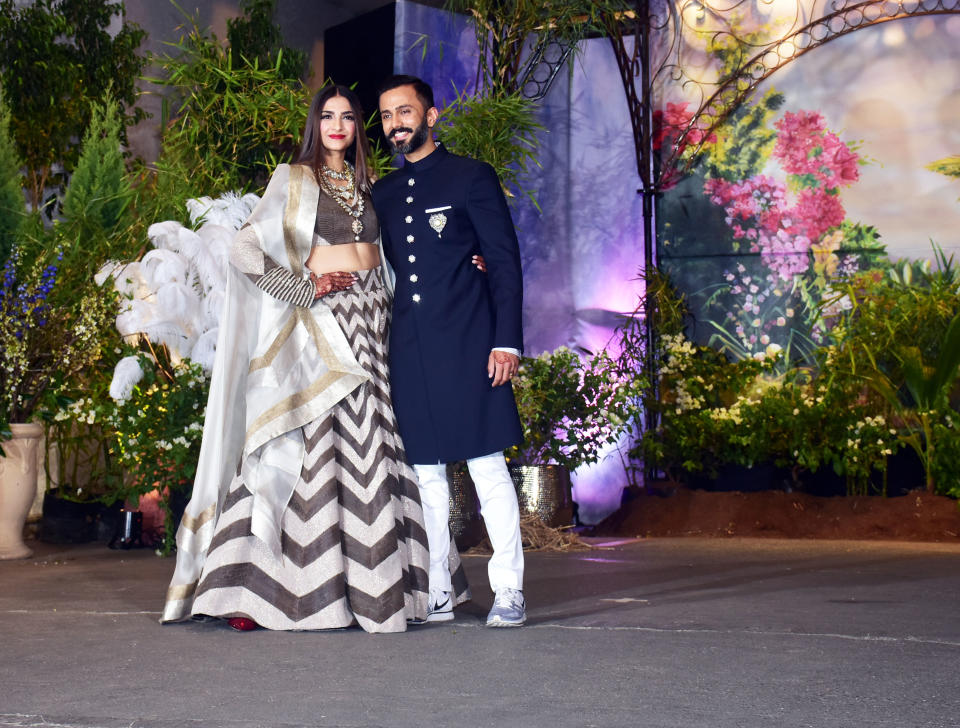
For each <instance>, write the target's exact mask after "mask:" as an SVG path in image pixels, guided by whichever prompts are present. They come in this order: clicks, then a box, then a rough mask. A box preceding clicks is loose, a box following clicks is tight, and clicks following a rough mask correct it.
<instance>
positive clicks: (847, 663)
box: [0, 539, 960, 728]
mask: <svg viewBox="0 0 960 728" xmlns="http://www.w3.org/2000/svg"><path fill="white" fill-rule="evenodd" d="M36 546H37V554H36V555H35V557H34V558H32V559H29V560H25V561H19V562H0V726H4V727H6V726H69V727H71V728H73V727H82V728H94V727H96V728H119V727H120V726H125V727H126V726H131V727H132V726H150V727H157V728H168V727H173V726H202V727H204V728H220V727H223V728H228V727H229V728H251V727H253V726H276V727H289V726H353V727H360V726H363V727H368V726H387V727H394V726H417V727H418V728H419V727H422V726H438V727H442V726H455V727H457V728H461V727H462V728H469V727H470V726H503V727H505V728H509V727H512V726H531V727H539V726H543V727H544V728H559V727H560V726H577V727H582V726H604V727H606V726H631V727H633V726H643V727H644V728H647V727H649V728H658V727H661V726H662V727H668V726H669V727H670V728H699V727H701V726H702V727H703V728H723V727H726V726H731V727H734V726H735V727H738V728H740V727H750V728H752V727H754V726H756V727H758V728H759V727H764V728H766V727H768V726H771V727H772V726H777V727H780V726H785V727H792V726H798V727H799V726H810V727H811V728H830V727H834V726H835V727H837V728H851V727H854V726H855V727H857V728H861V727H867V726H891V727H896V728H920V727H921V726H957V725H960V620H958V618H957V617H958V606H960V547H956V546H942V545H936V544H893V543H864V542H860V543H851V542H823V541H819V542H817V541H776V540H729V541H728V540H700V539H660V540H645V541H639V542H632V543H622V544H620V545H613V546H611V547H607V548H602V549H595V550H593V551H589V552H577V553H568V554H529V555H528V561H527V588H526V594H527V599H528V602H529V604H530V609H529V624H528V626H527V627H525V628H523V629H520V630H488V629H485V628H484V627H483V626H482V618H483V617H484V615H485V613H486V609H487V608H488V607H489V605H490V601H491V596H490V595H489V593H488V592H487V589H486V588H485V583H486V579H485V568H484V561H485V560H484V559H482V558H480V557H467V558H466V563H467V568H468V573H469V574H470V576H471V578H472V582H473V584H474V587H475V601H474V602H473V603H472V604H470V605H465V607H463V608H461V609H459V610H458V616H457V619H456V621H455V622H453V623H446V624H440V625H428V626H423V627H418V628H415V629H413V630H411V631H410V632H407V633H406V634H400V635H367V634H364V633H363V632H361V631H359V630H347V631H342V632H329V633H276V632H267V631H258V632H252V633H247V634H239V633H234V632H232V631H231V630H229V628H226V627H225V626H223V625H221V624H219V623H207V624H184V625H167V626H160V625H159V624H158V623H157V617H158V613H159V608H160V604H161V601H162V599H163V593H164V590H165V588H166V582H167V580H168V578H169V576H170V573H171V571H172V569H173V561H172V560H170V559H166V560H164V559H159V558H157V557H155V556H154V555H153V554H152V553H150V552H148V551H130V552H116V551H109V550H108V549H106V548H105V547H103V546H99V545H98V546H78V547H54V546H48V545H44V544H36Z"/></svg>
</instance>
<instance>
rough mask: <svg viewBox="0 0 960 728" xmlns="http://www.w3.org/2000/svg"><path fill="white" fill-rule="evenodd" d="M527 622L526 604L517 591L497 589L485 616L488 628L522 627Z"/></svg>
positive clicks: (521, 594)
mask: <svg viewBox="0 0 960 728" xmlns="http://www.w3.org/2000/svg"><path fill="white" fill-rule="evenodd" d="M526 621H527V603H526V602H525V601H524V599H523V592H522V591H520V590H519V589H499V590H497V594H496V596H495V597H494V599H493V608H492V609H491V610H490V614H488V615H487V626H488V627H522V626H523V623H524V622H526Z"/></svg>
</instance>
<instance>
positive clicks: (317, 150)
mask: <svg viewBox="0 0 960 728" xmlns="http://www.w3.org/2000/svg"><path fill="white" fill-rule="evenodd" d="M334 96H342V97H343V98H345V99H346V100H347V102H348V103H349V104H350V109H351V110H352V111H353V116H354V119H355V120H356V130H357V132H356V135H355V136H354V138H353V144H351V145H350V146H349V147H347V154H346V159H347V161H348V162H350V163H351V164H352V165H353V169H354V173H355V174H356V177H357V187H358V188H360V189H361V190H363V191H364V192H367V193H369V192H370V187H371V184H370V170H369V169H367V154H368V152H369V150H370V146H369V144H368V143H367V132H366V130H365V129H364V128H363V122H364V116H363V109H362V108H360V99H358V98H357V95H356V94H355V93H354V92H353V91H351V90H350V89H348V88H347V87H346V86H337V85H334V86H327V87H325V88H322V89H320V90H319V91H317V93H316V95H315V96H314V97H313V101H312V102H311V103H310V111H309V112H308V113H307V124H306V127H305V128H304V130H303V144H302V145H301V147H300V156H299V157H297V164H306V165H309V166H310V168H311V169H313V173H314V174H315V175H316V177H317V180H318V181H319V180H320V175H321V174H322V172H323V153H324V146H323V139H322V137H321V136H320V116H321V112H323V107H324V106H326V103H327V101H329V100H330V99H332V98H333V97H334Z"/></svg>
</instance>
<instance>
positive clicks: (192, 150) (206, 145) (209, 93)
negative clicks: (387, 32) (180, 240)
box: [150, 19, 312, 209]
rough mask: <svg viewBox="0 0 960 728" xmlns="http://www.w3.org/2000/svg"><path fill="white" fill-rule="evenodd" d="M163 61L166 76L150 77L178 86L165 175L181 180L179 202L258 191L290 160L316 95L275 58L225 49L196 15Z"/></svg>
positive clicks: (163, 161) (166, 140)
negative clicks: (266, 60)
mask: <svg viewBox="0 0 960 728" xmlns="http://www.w3.org/2000/svg"><path fill="white" fill-rule="evenodd" d="M171 46H172V48H173V50H174V53H173V54H167V55H165V56H163V57H161V58H159V59H158V64H159V66H160V68H161V69H162V71H163V72H164V77H162V78H158V79H150V80H152V81H154V82H156V83H159V84H162V85H165V86H169V87H171V88H172V89H173V91H174V95H175V97H176V98H175V102H176V113H175V116H174V118H173V119H172V120H170V121H169V122H168V123H167V124H166V129H165V131H164V135H163V151H162V153H161V156H160V159H159V160H158V162H157V167H158V169H159V170H160V175H161V176H163V175H167V176H168V177H171V178H172V180H175V183H171V182H167V181H158V183H157V184H158V186H159V187H164V186H166V187H167V188H171V192H173V194H174V195H175V197H174V199H172V200H169V201H168V202H169V204H170V205H171V206H172V207H175V208H178V209H182V202H183V201H184V200H186V199H187V198H189V197H196V196H199V195H210V194H219V193H221V192H226V191H228V190H233V189H240V190H246V189H259V188H262V187H264V186H265V185H266V181H267V179H268V178H269V174H270V172H272V170H273V169H274V168H275V167H276V165H277V164H279V163H280V162H286V161H290V159H291V158H292V157H293V155H294V153H295V152H296V150H297V146H298V143H299V135H300V132H301V131H302V129H303V126H304V124H305V123H306V117H307V110H308V107H309V102H310V98H311V97H312V92H311V91H310V89H308V88H307V87H306V86H305V85H304V84H303V82H301V81H299V80H291V79H290V78H288V77H287V76H286V75H285V71H284V70H283V69H282V55H283V54H282V53H280V54H278V56H277V60H276V63H274V65H272V66H267V67H263V66H261V65H260V62H259V60H258V59H253V60H250V61H248V60H246V59H244V58H241V57H239V56H237V54H235V53H234V52H233V50H232V49H229V48H224V47H223V46H222V45H221V44H220V43H219V42H218V41H217V38H216V37H215V36H214V35H212V34H211V33H210V32H209V31H207V30H203V29H201V28H200V27H199V26H198V25H197V23H196V21H195V20H193V19H190V20H189V30H188V32H187V33H186V34H185V35H184V36H183V37H181V38H180V40H179V41H177V42H176V43H173V44H171Z"/></svg>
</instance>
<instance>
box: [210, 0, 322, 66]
mask: <svg viewBox="0 0 960 728" xmlns="http://www.w3.org/2000/svg"><path fill="white" fill-rule="evenodd" d="M276 7H277V0H241V1H240V9H241V10H242V11H243V15H241V16H240V17H239V18H233V19H231V20H228V21H227V41H228V42H229V44H230V49H231V50H232V51H233V53H234V55H235V56H237V57H239V58H245V59H246V60H247V61H249V62H251V63H256V64H257V65H259V66H260V68H270V67H273V66H277V71H278V73H279V75H280V78H287V79H291V80H295V79H298V78H300V77H301V76H303V71H304V68H306V65H307V54H306V53H304V52H303V51H301V50H297V49H294V48H289V47H288V46H286V45H284V42H283V34H282V32H281V31H280V26H278V25H276V24H274V22H273V17H274V14H275V13H276Z"/></svg>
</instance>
